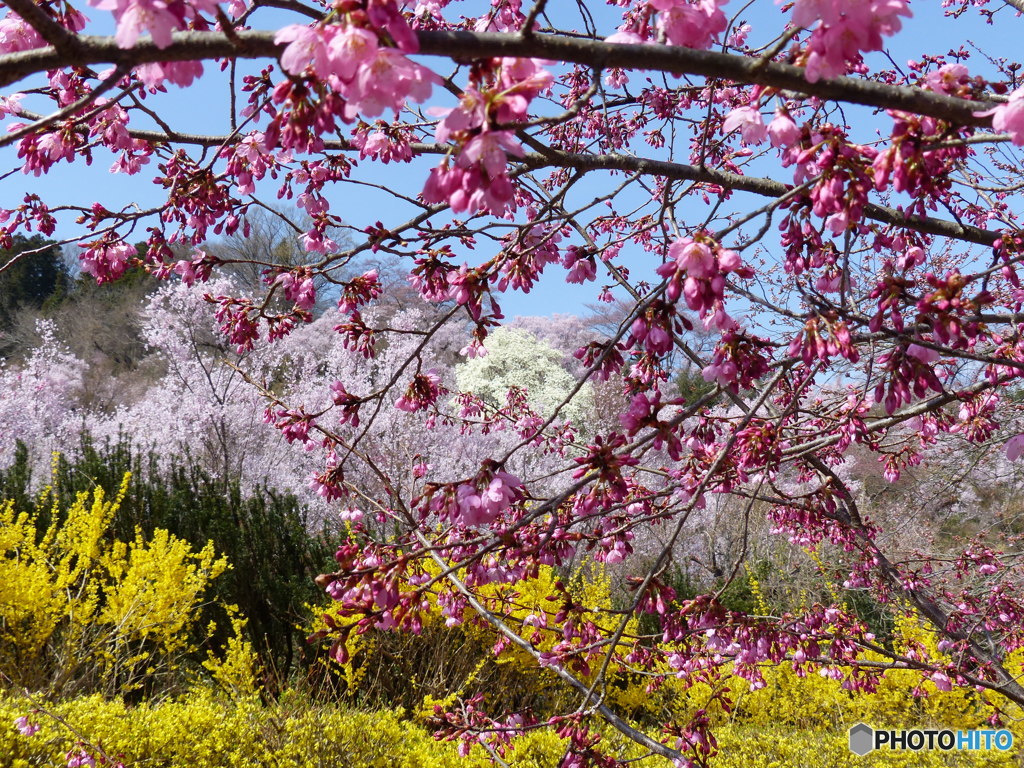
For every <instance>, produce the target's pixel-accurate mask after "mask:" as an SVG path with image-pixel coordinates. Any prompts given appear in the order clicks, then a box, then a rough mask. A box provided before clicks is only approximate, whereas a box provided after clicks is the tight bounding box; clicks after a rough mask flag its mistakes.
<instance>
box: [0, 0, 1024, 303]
mask: <svg viewBox="0 0 1024 768" xmlns="http://www.w3.org/2000/svg"><path fill="white" fill-rule="evenodd" d="M466 5H467V7H466V9H465V10H467V11H468V8H469V6H468V4H466ZM476 5H478V3H477V4H474V5H473V6H472V7H473V8H475V7H476ZM590 5H591V6H592V7H593V8H594V9H595V10H598V11H599V13H600V19H601V20H606V21H607V22H609V23H608V27H607V29H608V33H610V32H611V31H613V29H614V25H615V23H616V22H615V20H616V19H617V18H618V16H617V13H618V11H617V9H614V8H609V7H607V6H605V5H604V4H603V3H601V4H598V3H591V4H590ZM938 6H939V3H937V2H921V1H920V0H918V1H917V2H914V3H912V7H913V8H914V10H915V13H916V14H917V15H916V17H915V18H914V19H912V20H909V21H908V22H907V24H906V29H905V31H904V33H901V35H900V36H898V37H897V38H896V39H895V40H894V42H893V45H892V49H891V50H892V52H893V58H894V60H895V61H896V62H897V63H898V64H900V65H902V64H903V63H904V62H905V61H906V59H907V58H909V57H911V56H916V55H920V53H922V51H921V50H918V49H917V47H916V46H919V45H920V44H921V43H922V41H924V42H926V43H927V45H928V49H927V50H928V52H930V53H945V52H947V51H948V50H949V49H950V48H954V47H958V46H959V45H960V44H961V43H964V42H965V41H967V40H968V39H973V40H975V41H976V42H979V43H981V44H982V47H983V48H985V49H986V51H987V52H990V53H996V54H1003V55H1012V54H1013V53H1015V48H1016V46H1015V45H1014V43H1015V40H1016V38H1017V36H1016V34H1012V33H1011V32H1010V31H1009V30H1012V29H1019V30H1022V31H1024V20H1021V19H1015V18H1014V16H1013V15H1012V14H1010V13H1005V12H1004V13H1003V14H1002V23H1001V24H1000V25H999V28H998V30H997V29H995V28H993V27H989V26H986V25H984V24H983V23H982V22H981V21H980V20H979V18H978V16H977V14H976V13H974V12H973V11H969V12H968V13H967V14H965V16H964V17H963V18H962V19H960V20H959V21H958V22H956V23H951V22H949V21H944V20H942V19H941V15H940V14H941V9H939V8H938ZM740 7H741V6H740V4H739V3H735V2H734V3H732V4H730V6H726V11H727V13H728V12H730V11H731V12H736V11H737V10H738V9H739V8H740ZM88 11H89V14H90V16H91V17H92V18H93V19H95V20H96V22H95V23H96V24H98V26H96V27H95V28H94V29H93V30H90V31H96V32H101V33H102V32H108V31H110V30H111V29H112V25H111V24H110V20H109V14H107V13H106V12H104V11H99V10H96V9H94V8H90V9H88ZM745 15H746V16H747V20H748V21H750V23H752V25H753V26H754V32H753V34H752V39H753V40H757V39H758V37H759V35H758V30H759V29H761V30H764V33H763V34H767V33H770V32H772V31H775V30H776V29H777V28H778V27H779V26H780V25H779V20H780V17H779V14H778V11H777V9H776V7H775V5H774V4H773V3H772V2H771V0H758V1H757V3H756V4H755V5H754V6H752V7H751V9H750V10H749V11H748V12H746V14H745ZM267 19H268V17H264V23H262V24H261V23H257V26H259V27H266V26H267ZM259 20H260V17H257V22H259ZM878 61H879V60H878V58H876V59H875V63H876V64H877V63H878ZM433 62H434V63H435V64H437V63H438V62H439V60H436V59H435V60H433ZM969 66H970V69H971V71H972V73H975V72H980V73H982V74H985V73H986V72H985V70H986V69H987V67H985V66H984V64H983V61H982V59H981V57H980V56H975V57H973V58H972V61H971V62H969ZM206 70H207V75H206V76H205V77H204V79H203V80H202V82H201V83H200V84H199V85H198V86H197V87H194V88H191V89H188V90H187V91H184V90H181V89H178V88H175V87H171V88H170V90H169V92H168V93H166V94H158V95H157V96H154V97H152V98H151V99H149V100H147V103H148V104H149V105H150V106H152V107H154V108H156V109H157V110H158V111H159V112H160V113H161V115H163V116H164V117H165V118H166V119H167V120H168V122H169V123H170V124H171V125H172V126H173V127H174V128H175V129H177V130H180V131H183V132H199V133H202V132H223V131H224V126H225V125H226V124H227V120H226V118H227V111H228V108H227V101H226V97H225V93H226V89H225V88H224V87H223V86H224V83H225V82H226V74H224V73H221V72H219V71H218V70H217V67H216V65H215V64H211V63H208V64H207V65H206ZM442 71H443V70H442ZM452 101H453V100H452V98H451V97H450V96H448V95H447V94H444V93H443V92H440V90H439V89H436V90H435V96H434V98H433V99H431V102H430V105H434V106H451V104H452ZM40 108H42V107H40ZM51 108H52V107H51ZM146 127H149V126H146ZM111 162H112V157H111V156H110V155H108V154H107V153H105V152H102V151H100V152H97V153H96V159H95V161H94V163H93V165H92V166H91V167H86V166H84V165H80V164H79V165H76V166H74V167H72V166H69V165H67V164H66V163H63V164H60V165H59V166H57V167H55V169H54V170H53V171H51V173H50V174H49V175H48V176H44V177H41V178H35V177H32V176H24V175H22V174H21V173H20V172H19V173H15V174H13V175H11V176H9V177H8V178H7V179H5V180H4V183H3V185H2V187H0V206H4V207H10V206H13V205H16V204H17V203H19V202H20V201H21V199H22V197H23V196H24V194H25V193H26V192H29V191H31V192H35V193H37V194H39V195H41V196H42V197H43V199H44V200H46V201H48V202H50V203H51V204H57V203H59V202H65V203H69V202H70V203H76V204H82V205H88V204H90V203H92V202H93V201H94V200H98V201H100V202H102V203H103V204H104V205H106V206H107V207H108V208H117V207H120V206H122V205H125V204H129V203H137V204H139V205H141V206H151V205H155V204H157V203H159V202H160V201H161V200H162V196H161V193H162V189H161V188H160V187H158V186H156V185H154V184H153V183H152V181H151V177H152V172H151V171H150V169H151V168H152V165H151V166H147V167H146V168H144V169H143V172H142V173H141V174H139V175H138V176H136V177H127V176H123V175H118V174H110V173H108V172H107V168H108V167H109V166H110V164H111ZM432 163H433V159H427V160H425V161H422V162H418V163H416V165H415V167H413V168H410V167H409V166H403V165H399V166H375V165H374V164H371V163H367V164H366V166H365V167H364V168H362V170H361V172H362V174H363V178H365V179H366V180H368V181H371V182H373V183H376V184H381V185H384V186H394V188H396V189H398V190H401V191H402V192H404V193H406V194H414V193H415V192H417V191H418V189H419V185H420V183H421V179H423V178H425V174H426V168H428V167H429V165H430V164H432ZM16 164H17V160H16V158H15V157H14V152H13V150H12V149H10V148H9V149H7V150H4V151H2V152H0V168H3V167H4V166H6V168H11V167H14V166H15V165H16ZM784 180H785V179H784ZM594 183H595V184H597V182H596V181H595V182H594ZM596 189H597V186H593V187H591V188H589V189H586V190H583V191H584V193H585V194H593V192H594V191H595V190H596ZM261 192H262V195H261V197H262V198H263V199H264V200H266V201H268V202H272V201H273V199H274V197H275V195H274V194H273V192H272V191H271V187H269V186H266V187H264V189H263V190H261ZM331 202H332V210H333V212H335V213H337V214H339V215H341V216H342V217H343V218H345V219H346V220H347V221H348V222H349V223H351V224H352V225H354V226H356V227H364V226H367V225H369V224H372V223H373V222H375V221H377V220H378V219H383V220H384V221H385V223H390V222H398V221H402V220H404V218H403V216H404V215H405V214H406V213H408V212H412V211H413V209H412V208H411V207H406V210H405V211H402V210H401V207H402V206H401V204H396V201H395V200H394V198H392V197H390V196H388V195H387V194H386V193H384V192H382V191H379V190H375V189H371V188H368V187H356V186H351V185H339V187H338V188H337V190H335V191H333V193H332V195H331ZM80 231H82V228H81V227H79V226H76V225H74V224H73V222H72V221H70V220H69V219H68V218H67V217H64V218H62V220H61V225H60V228H59V230H58V232H57V235H58V236H61V237H68V236H72V235H75V234H77V233H78V232H80ZM140 235H141V233H140ZM138 239H143V238H142V237H141V236H140V237H139V238H138ZM645 256H646V258H645ZM470 257H474V258H480V254H467V258H470ZM636 257H637V258H638V259H643V262H644V263H642V264H640V265H637V266H636V268H635V269H638V270H640V271H647V270H650V269H652V268H653V263H647V262H649V261H650V258H651V257H650V256H649V255H646V254H643V253H642V251H640V250H639V249H636ZM597 290H598V288H597V287H595V285H594V284H588V285H585V286H576V285H568V284H566V283H565V282H564V271H563V270H562V269H561V268H560V267H551V268H549V273H548V275H547V276H546V278H545V279H544V280H543V281H542V283H541V284H540V285H539V286H538V287H537V288H536V289H535V290H534V292H532V293H531V294H529V295H523V294H519V293H509V294H505V295H504V297H503V298H502V299H501V303H502V307H503V309H504V310H505V313H506V315H507V316H508V317H512V316H514V315H521V314H553V313H580V312H585V309H584V305H585V304H586V303H588V302H593V301H595V300H596V294H597Z"/></svg>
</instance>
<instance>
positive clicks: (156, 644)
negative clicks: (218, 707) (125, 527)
mask: <svg viewBox="0 0 1024 768" xmlns="http://www.w3.org/2000/svg"><path fill="white" fill-rule="evenodd" d="M128 480H129V477H128V476H125V478H124V481H123V482H122V485H121V488H120V489H119V490H118V492H117V494H116V495H115V496H114V498H113V499H108V498H107V496H106V494H105V493H104V491H103V489H102V488H97V489H95V490H94V491H93V492H92V493H91V494H86V493H82V494H79V495H78V496H77V497H76V498H75V500H74V501H73V502H72V503H71V504H70V505H68V506H67V508H66V509H62V508H61V504H60V501H59V499H58V498H57V496H56V494H54V493H53V492H52V491H51V490H49V489H47V490H46V491H44V492H43V493H42V494H41V496H40V498H39V502H38V503H37V507H36V509H35V510H32V511H26V510H18V509H16V508H15V506H14V504H13V502H10V501H7V502H0V673H2V675H3V676H4V678H5V679H7V680H9V681H11V682H12V683H13V684H15V685H17V686H19V687H23V688H28V689H30V690H34V691H44V692H46V693H48V694H51V695H59V694H71V693H78V692H88V691H103V692H105V693H107V694H113V693H126V692H128V691H131V690H134V689H136V688H138V687H140V686H141V685H142V684H143V682H144V681H145V682H147V683H149V682H153V681H154V680H156V679H158V678H159V677H160V676H166V675H168V674H169V673H172V672H174V671H175V669H176V667H177V664H178V662H179V660H180V658H181V657H182V656H183V654H185V653H186V652H188V651H190V650H192V649H191V648H190V647H189V636H190V629H191V627H192V624H193V622H194V621H195V618H196V616H197V613H198V611H199V609H200V608H201V607H202V605H203V603H204V600H205V599H206V598H205V597H204V595H205V593H206V591H207V590H208V588H209V586H210V583H211V582H212V581H213V580H214V579H216V578H217V576H219V575H220V574H221V573H223V572H224V570H225V569H226V568H227V567H228V563H227V561H226V560H225V559H224V558H218V557H216V556H215V554H214V552H213V547H212V545H209V544H208V545H207V546H206V547H204V548H203V549H202V550H200V551H198V552H196V551H193V549H192V548H191V546H190V545H189V544H188V543H187V542H185V541H182V540H181V539H178V538H176V537H174V536H172V535H171V534H169V533H167V531H163V530H157V531H156V532H155V533H154V535H153V536H152V537H151V538H150V539H148V540H145V539H143V537H142V536H141V535H140V534H137V535H136V537H135V539H134V540H133V541H130V542H124V541H115V540H112V538H111V536H110V533H109V528H110V524H111V522H112V520H113V517H114V514H115V513H116V511H117V508H118V505H119V503H120V501H121V499H122V497H123V495H124V492H125V489H126V487H127V483H128ZM45 505H48V506H49V509H48V513H49V514H48V517H49V519H50V520H51V521H52V522H51V523H50V524H49V525H48V526H47V527H46V528H45V530H40V528H41V525H40V524H39V516H40V513H41V512H42V511H43V510H45V509H46V506H45Z"/></svg>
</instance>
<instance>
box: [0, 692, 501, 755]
mask: <svg viewBox="0 0 1024 768" xmlns="http://www.w3.org/2000/svg"><path fill="white" fill-rule="evenodd" d="M42 706H43V708H44V709H45V710H46V711H47V712H52V714H53V715H56V716H57V717H59V718H60V719H61V720H63V721H64V722H66V723H67V724H68V725H69V726H72V727H73V728H74V729H75V730H76V731H78V732H79V733H80V734H81V735H82V737H84V739H85V740H86V741H85V743H84V745H83V746H84V748H85V750H86V751H87V752H89V753H90V754H91V755H92V756H93V757H94V758H96V762H97V764H99V763H100V759H99V758H100V757H101V756H103V755H106V756H107V757H108V758H109V759H110V760H111V761H112V762H113V763H115V764H116V763H117V762H120V763H122V764H124V765H125V766H126V768H132V767H133V766H174V767H175V768H178V767H180V768H260V767H262V766H266V767H267V768H270V767H271V766H273V768H328V767H330V768H423V767H424V766H437V768H456V767H460V768H461V767H462V766H475V765H483V762H482V761H481V760H476V759H472V760H470V759H465V758H460V757H459V756H458V754H457V752H456V747H455V745H453V744H448V743H445V742H437V741H435V740H434V739H433V738H432V737H431V736H430V734H429V733H428V732H427V731H426V730H424V729H422V728H417V727H415V726H412V725H411V724H410V723H408V722H406V721H404V720H402V718H401V717H400V715H399V713H398V712H393V711H386V710H385V711H380V712H358V711H350V710H344V709H341V708H337V707H319V706H315V705H312V704H303V705H302V706H297V705H294V704H292V705H290V704H289V703H288V702H287V701H285V702H283V703H281V704H279V705H272V706H266V705H264V704H262V703H261V702H260V700H259V699H258V698H257V697H244V698H241V699H234V700H230V699H226V698H224V697H221V696H217V695H214V693H213V692H212V691H211V690H209V689H202V688H197V689H195V690H193V691H192V692H191V693H189V694H188V695H186V696H183V697H180V698H179V699H176V700H166V701H163V702H161V703H158V704H142V705H139V706H135V707H128V706H126V705H125V704H124V702H123V701H122V700H120V699H115V700H105V699H103V698H102V697H100V696H84V697H79V698H76V699H72V700H70V701H65V702H60V703H55V704H52V705H50V704H45V705H42ZM30 707H31V704H30V703H29V702H27V701H26V700H25V699H24V698H22V697H15V696H7V697H3V696H0V765H3V766H4V768H29V766H33V767H34V766H63V765H65V764H66V763H67V760H66V757H65V756H66V754H67V753H68V751H70V750H73V749H76V748H77V747H78V744H77V743H76V742H77V739H78V737H76V736H75V734H74V733H72V731H70V730H69V728H68V727H67V726H65V725H63V724H61V723H60V722H58V721H57V720H56V719H54V718H53V717H51V716H50V715H48V714H45V713H43V712H35V713H33V714H32V715H30V717H31V720H32V722H33V723H36V724H38V725H39V726H40V728H39V731H38V732H37V733H35V734H33V735H31V736H26V735H22V734H21V733H20V732H19V731H18V729H17V728H16V727H15V725H14V720H15V719H16V718H18V717H21V716H23V715H26V714H27V713H28V712H29V711H30Z"/></svg>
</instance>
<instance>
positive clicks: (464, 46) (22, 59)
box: [0, 31, 992, 125]
mask: <svg viewBox="0 0 1024 768" xmlns="http://www.w3.org/2000/svg"><path fill="white" fill-rule="evenodd" d="M234 34H235V33H233V35H234ZM236 34H237V37H235V39H234V40H231V39H229V38H228V36H227V35H225V34H224V33H222V32H176V33H175V34H174V38H173V42H172V43H171V45H169V46H168V47H167V48H164V49H162V50H161V49H160V48H157V47H156V45H155V44H154V43H153V41H152V40H151V39H149V38H144V39H142V40H140V41H139V42H138V43H137V44H136V45H135V47H133V48H131V49H128V50H122V49H121V48H118V47H117V44H116V43H115V42H114V40H113V38H110V37H92V36H81V37H79V38H78V42H79V44H78V45H77V46H76V47H75V49H74V50H65V51H63V52H60V51H57V50H55V49H53V48H39V49H35V50H31V51H21V52H18V53H11V54H8V55H6V56H3V57H0V86H6V85H10V84H11V83H14V82H16V81H18V80H20V79H21V78H23V77H26V76H28V75H31V74H33V73H36V72H42V71H45V70H48V69H59V68H61V67H66V66H72V65H77V66H89V65H93V64H99V63H104V62H110V63H114V64H127V65H136V64H143V63H147V62H153V61H188V60H193V59H197V60H198V59H213V58H225V57H237V58H264V57H273V56H276V55H277V54H278V52H279V50H280V49H281V47H282V46H279V45H276V44H275V43H274V33H273V32H269V31H239V32H237V33H236ZM418 36H419V41H420V52H421V53H424V54H428V55H432V56H444V57H446V58H450V59H454V60H456V61H469V60H473V59H479V58H490V57H494V56H519V57H533V58H540V59H551V60H554V61H564V62H569V63H572V64H584V65H586V66H589V67H593V68H596V69H605V68H608V67H621V68H623V69H632V70H642V71H657V72H669V73H673V74H679V75H699V76H704V77H710V78H717V79H725V80H733V81H736V82H740V83H757V84H759V85H765V86H771V87H773V88H778V89H780V90H786V91H794V92H796V93H803V94H807V95H811V96H817V97H819V98H823V99H829V100H834V101H841V102H846V103H850V104H862V105H865V106H870V107H878V108H881V109H899V110H903V111H906V112H915V113H918V114H924V115H931V116H932V117H937V118H940V119H942V120H946V121H948V122H951V123H956V124H959V125H989V124H990V122H991V121H990V118H987V117H984V118H982V117H976V116H975V113H976V112H978V111H980V110H983V109H986V108H988V107H991V106H992V105H991V104H990V103H988V102H974V101H968V100H966V99H958V98H954V97H952V96H946V95H944V94H940V93H933V92H931V91H925V90H921V89H919V88H909V87H905V86H895V85H886V84H885V83H878V82H874V81H871V80H860V79H856V78H852V77H837V78H830V79H822V80H819V81H818V82H816V83H808V82H807V80H806V79H804V70H803V69H802V68H800V67H795V66H793V65H791V64H780V63H775V62H768V63H762V62H761V61H760V60H759V59H755V58H752V57H749V56H738V55H734V54H728V53H719V52H716V51H698V50H693V49H690V48H681V47H678V46H668V45H618V44H612V43H605V42H600V41H596V40H584V39H578V38H569V37H563V36H559V35H538V34H534V35H530V36H528V37H522V36H520V35H508V34H494V33H485V32H444V31H421V32H419V33H418Z"/></svg>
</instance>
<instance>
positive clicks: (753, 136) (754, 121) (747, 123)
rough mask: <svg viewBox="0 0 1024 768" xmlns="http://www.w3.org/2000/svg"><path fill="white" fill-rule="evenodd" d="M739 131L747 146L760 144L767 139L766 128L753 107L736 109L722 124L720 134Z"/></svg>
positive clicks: (759, 114) (758, 112)
mask: <svg viewBox="0 0 1024 768" xmlns="http://www.w3.org/2000/svg"><path fill="white" fill-rule="evenodd" d="M737 130H738V131H739V132H740V135H741V136H742V137H743V141H744V142H745V143H747V144H760V143H761V142H763V141H764V140H765V139H766V138H768V128H767V127H766V126H765V124H764V120H763V119H762V118H761V113H760V111H758V110H757V109H756V108H755V107H737V108H736V109H734V110H733V111H732V112H730V113H729V114H728V115H727V116H726V118H725V121H724V122H723V123H722V133H726V134H728V133H732V132H733V131H737Z"/></svg>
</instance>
